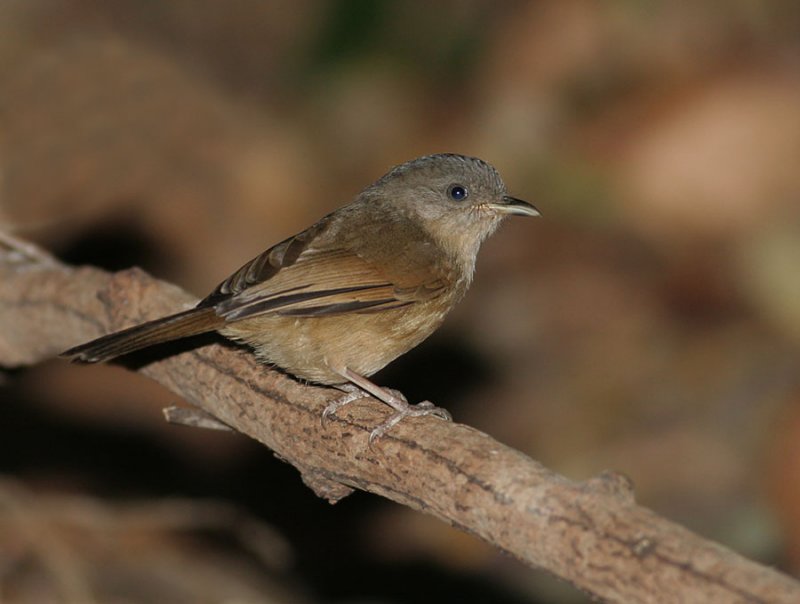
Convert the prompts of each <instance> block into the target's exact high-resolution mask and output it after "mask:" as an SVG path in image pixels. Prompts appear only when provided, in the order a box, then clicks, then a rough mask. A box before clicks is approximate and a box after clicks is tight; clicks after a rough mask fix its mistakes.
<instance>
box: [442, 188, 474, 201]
mask: <svg viewBox="0 0 800 604" xmlns="http://www.w3.org/2000/svg"><path fill="white" fill-rule="evenodd" d="M468 195H469V191H467V188H466V187H464V186H462V185H450V188H448V189H447V196H448V197H449V198H450V199H452V200H453V201H464V200H465V199H466V198H467V196H468Z"/></svg>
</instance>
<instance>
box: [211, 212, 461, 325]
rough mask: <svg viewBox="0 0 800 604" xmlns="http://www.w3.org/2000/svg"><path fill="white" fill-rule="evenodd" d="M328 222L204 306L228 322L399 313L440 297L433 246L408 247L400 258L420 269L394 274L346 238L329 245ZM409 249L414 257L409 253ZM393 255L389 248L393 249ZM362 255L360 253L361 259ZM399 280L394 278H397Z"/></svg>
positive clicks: (259, 260)
mask: <svg viewBox="0 0 800 604" xmlns="http://www.w3.org/2000/svg"><path fill="white" fill-rule="evenodd" d="M327 226H328V224H327V220H325V219H323V221H320V222H319V223H317V224H316V225H314V226H313V227H311V228H310V229H308V230H306V231H303V232H302V233H300V234H299V235H297V236H295V237H292V238H290V239H287V240H285V241H282V242H281V243H279V244H277V245H275V246H273V247H272V248H270V249H269V250H267V251H265V252H264V253H262V254H260V255H259V256H257V257H255V258H254V259H253V260H251V261H250V262H248V263H247V264H245V265H244V266H243V267H241V268H240V269H239V270H238V271H236V272H235V273H234V274H233V275H231V276H230V277H229V278H228V279H226V280H225V281H224V282H223V283H221V284H220V285H219V286H218V287H217V288H216V289H215V290H214V292H212V293H211V295H209V296H208V297H207V298H206V299H205V300H203V301H202V302H201V303H200V306H213V307H214V309H215V311H216V313H217V314H218V315H219V316H221V317H223V318H225V319H226V320H229V321H238V320H241V319H246V318H250V317H254V316H257V315H263V314H278V315H284V316H293V317H319V316H325V315H338V314H349V313H367V312H377V311H380V310H385V309H391V308H400V307H402V306H407V305H409V304H413V303H415V302H419V301H422V300H428V299H431V298H433V297H435V296H437V295H438V294H439V293H440V292H441V291H442V290H443V289H444V288H445V284H446V279H445V278H444V277H443V275H441V274H439V273H438V272H436V270H435V267H436V266H437V265H436V263H435V262H433V258H429V257H428V256H429V255H430V254H432V253H433V250H431V246H430V244H429V242H427V241H422V240H419V241H417V240H415V239H413V238H412V239H411V240H410V241H406V242H404V243H403V249H402V250H400V251H399V255H401V256H402V257H403V258H408V257H413V258H415V259H416V262H414V263H413V265H412V266H410V267H409V266H408V262H406V263H405V264H406V266H405V267H404V270H402V271H400V272H399V274H397V271H392V270H391V267H392V266H393V265H394V264H393V263H392V262H388V263H387V262H386V258H385V256H386V250H384V251H383V252H382V257H381V261H380V262H375V261H374V260H372V261H371V260H370V259H368V258H365V257H364V256H365V254H364V251H363V250H357V249H353V248H354V247H356V246H349V245H348V243H349V241H350V239H348V237H343V236H341V235H340V236H332V237H326V234H327V233H326V230H327ZM415 246H416V247H418V248H419V249H412V250H411V252H412V253H409V249H408V248H409V247H411V248H414V247H415ZM388 249H389V250H390V249H391V245H389V248H388ZM359 252H360V253H359ZM393 272H394V273H395V274H392V273H393Z"/></svg>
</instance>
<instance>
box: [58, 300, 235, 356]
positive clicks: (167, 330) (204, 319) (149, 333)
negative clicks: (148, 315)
mask: <svg viewBox="0 0 800 604" xmlns="http://www.w3.org/2000/svg"><path fill="white" fill-rule="evenodd" d="M224 322H225V321H224V319H222V318H221V317H219V316H217V314H216V313H215V312H214V309H213V308H192V309H190V310H186V311H183V312H179V313H176V314H174V315H170V316H168V317H163V318H161V319H156V320H154V321H148V322H147V323H142V324H141V325H136V326H134V327H129V328H128V329H123V330H122V331H117V332H115V333H111V334H108V335H107V336H102V337H100V338H97V339H96V340H92V341H91V342H87V343H86V344H81V345H80V346H75V347H74V348H70V349H69V350H67V351H65V352H62V353H61V356H62V357H65V358H68V359H70V360H71V361H80V362H83V363H101V362H103V361H109V360H111V359H113V358H115V357H118V356H122V355H124V354H128V353H131V352H135V351H137V350H141V349H142V348H147V347H148V346H153V345H155V344H162V343H164V342H170V341H172V340H177V339H179V338H185V337H188V336H194V335H198V334H201V333H206V332H208V331H213V330H215V329H217V328H219V327H221V326H222V325H223V324H224Z"/></svg>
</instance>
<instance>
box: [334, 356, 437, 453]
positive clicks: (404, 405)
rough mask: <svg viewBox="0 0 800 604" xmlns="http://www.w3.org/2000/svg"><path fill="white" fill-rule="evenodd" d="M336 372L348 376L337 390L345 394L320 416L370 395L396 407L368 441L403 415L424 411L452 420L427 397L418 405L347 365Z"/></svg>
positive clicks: (417, 414)
mask: <svg viewBox="0 0 800 604" xmlns="http://www.w3.org/2000/svg"><path fill="white" fill-rule="evenodd" d="M337 373H339V375H341V376H342V377H343V378H345V379H346V380H348V381H349V382H350V383H349V384H343V385H341V386H338V388H339V389H340V390H343V391H344V392H345V394H344V396H341V397H340V398H338V399H336V400H335V401H333V402H332V403H330V404H329V405H328V406H327V407H326V408H325V410H324V411H323V412H322V417H323V419H325V418H327V417H328V416H329V415H330V414H332V413H335V412H336V411H337V410H339V409H340V408H342V407H344V406H345V405H347V404H349V403H352V402H353V401H356V400H358V399H361V398H364V397H366V396H368V395H372V396H374V397H375V398H377V399H378V400H380V401H383V402H384V403H386V404H387V405H389V406H390V407H392V409H394V410H395V411H396V413H395V414H394V415H392V416H391V417H390V418H389V419H387V420H386V421H385V422H383V423H382V424H380V425H379V426H378V427H377V428H375V429H374V430H373V431H372V432H371V433H370V435H369V442H370V443H373V442H375V440H377V439H378V438H380V437H381V436H382V435H383V434H384V433H386V431H387V430H389V429H391V428H392V427H394V426H396V425H397V424H398V423H399V422H400V421H401V420H402V419H403V418H404V417H422V416H423V415H433V416H436V417H438V418H439V419H443V420H445V421H452V419H453V418H452V416H451V415H450V413H449V412H448V411H447V410H446V409H442V408H441V407H437V406H435V405H434V404H433V403H431V402H430V401H423V402H421V403H419V404H417V405H410V404H409V403H408V401H407V400H406V397H404V396H403V395H402V394H401V393H400V392H398V391H397V390H391V389H389V388H381V387H380V386H378V385H377V384H375V383H374V382H371V381H370V380H368V379H367V378H365V377H364V376H363V375H359V374H358V373H356V372H354V371H351V370H350V369H347V368H345V369H343V370H341V371H337Z"/></svg>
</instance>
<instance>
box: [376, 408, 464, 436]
mask: <svg viewBox="0 0 800 604" xmlns="http://www.w3.org/2000/svg"><path fill="white" fill-rule="evenodd" d="M425 415H433V416H434V417H438V418H439V419H441V420H444V421H446V422H450V421H453V416H452V415H450V412H449V411H448V410H447V409H443V408H441V407H437V406H436V405H434V404H433V403H432V402H430V401H422V402H421V403H418V404H416V405H408V404H407V407H406V408H405V409H403V410H402V411H398V412H397V413H395V414H394V415H392V416H391V417H390V418H389V419H387V420H386V421H385V422H383V423H382V424H380V425H379V426H378V427H377V428H375V429H374V430H373V431H372V432H370V434H369V446H370V447H371V446H372V445H373V444H375V442H376V441H377V440H378V439H379V438H380V437H381V436H383V435H384V434H386V432H387V431H389V430H391V429H392V428H394V427H395V426H396V425H397V424H399V423H400V421H401V420H402V419H404V418H406V417H423V416H425Z"/></svg>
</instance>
